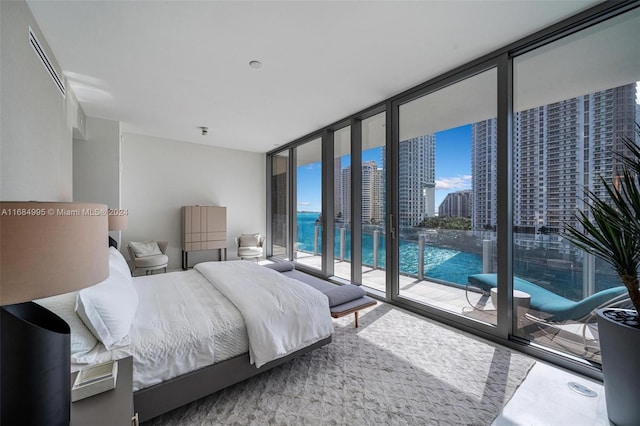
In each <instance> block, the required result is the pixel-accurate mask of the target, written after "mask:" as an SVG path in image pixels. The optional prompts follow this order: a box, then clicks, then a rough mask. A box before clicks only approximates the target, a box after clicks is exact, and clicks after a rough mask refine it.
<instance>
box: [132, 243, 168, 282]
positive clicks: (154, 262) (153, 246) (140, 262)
mask: <svg viewBox="0 0 640 426" xmlns="http://www.w3.org/2000/svg"><path fill="white" fill-rule="evenodd" d="M168 245H169V243H168V242H166V241H158V242H155V241H143V242H136V241H131V242H129V244H128V245H127V250H129V256H130V257H131V272H135V271H136V270H138V269H144V270H145V274H147V275H148V274H149V273H151V274H153V271H155V270H157V269H164V272H167V264H168V263H169V257H168V256H167V254H166V253H167V246H168Z"/></svg>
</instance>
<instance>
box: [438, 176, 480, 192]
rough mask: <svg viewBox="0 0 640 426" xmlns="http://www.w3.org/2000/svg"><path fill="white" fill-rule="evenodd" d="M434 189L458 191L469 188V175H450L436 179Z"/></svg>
mask: <svg viewBox="0 0 640 426" xmlns="http://www.w3.org/2000/svg"><path fill="white" fill-rule="evenodd" d="M436 189H445V190H452V191H460V190H463V189H471V175H461V176H452V177H444V178H440V179H436Z"/></svg>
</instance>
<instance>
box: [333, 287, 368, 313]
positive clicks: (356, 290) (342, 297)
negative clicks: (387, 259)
mask: <svg viewBox="0 0 640 426" xmlns="http://www.w3.org/2000/svg"><path fill="white" fill-rule="evenodd" d="M323 293H324V294H326V295H327V297H328V298H329V306H330V307H333V306H338V305H342V304H343V303H347V302H351V301H352V300H355V299H359V298H361V297H363V296H364V295H365V294H367V293H366V292H365V291H364V289H363V288H361V287H359V286H357V285H353V284H347V285H342V286H339V287H335V286H334V288H332V289H329V290H326V291H324V292H323Z"/></svg>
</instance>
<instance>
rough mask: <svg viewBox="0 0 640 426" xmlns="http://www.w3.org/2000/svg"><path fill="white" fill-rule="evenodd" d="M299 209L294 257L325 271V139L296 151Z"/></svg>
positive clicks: (296, 212)
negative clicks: (323, 208)
mask: <svg viewBox="0 0 640 426" xmlns="http://www.w3.org/2000/svg"><path fill="white" fill-rule="evenodd" d="M294 155H295V165H296V167H295V186H296V203H295V206H296V209H295V218H294V223H295V230H294V234H295V235H294V241H295V243H294V250H293V258H294V259H295V260H296V261H297V262H299V263H301V264H303V265H305V266H306V267H309V268H312V269H317V270H319V271H321V270H322V256H323V253H322V229H323V225H322V224H323V217H322V139H321V138H316V139H313V140H311V141H309V142H306V143H304V144H301V145H299V146H297V147H295V149H294Z"/></svg>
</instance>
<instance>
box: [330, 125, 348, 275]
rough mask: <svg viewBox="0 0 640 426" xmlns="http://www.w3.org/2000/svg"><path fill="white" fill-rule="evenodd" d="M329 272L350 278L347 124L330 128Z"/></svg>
mask: <svg viewBox="0 0 640 426" xmlns="http://www.w3.org/2000/svg"><path fill="white" fill-rule="evenodd" d="M333 145H334V148H333V155H334V160H333V206H334V208H333V223H334V232H335V236H334V239H333V244H334V247H333V254H334V256H333V259H334V266H333V274H334V275H335V276H336V277H338V278H342V279H344V280H347V281H349V280H351V211H352V208H351V171H352V167H351V126H347V127H343V128H342V129H339V130H336V131H335V132H333Z"/></svg>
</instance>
